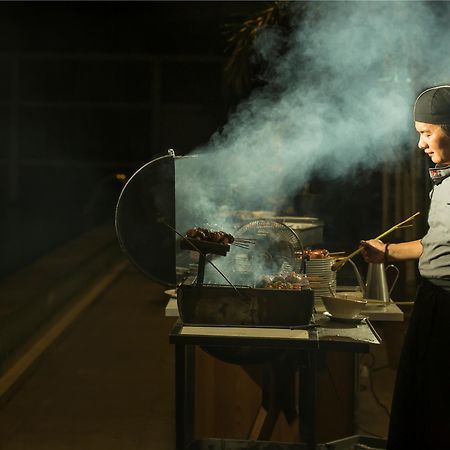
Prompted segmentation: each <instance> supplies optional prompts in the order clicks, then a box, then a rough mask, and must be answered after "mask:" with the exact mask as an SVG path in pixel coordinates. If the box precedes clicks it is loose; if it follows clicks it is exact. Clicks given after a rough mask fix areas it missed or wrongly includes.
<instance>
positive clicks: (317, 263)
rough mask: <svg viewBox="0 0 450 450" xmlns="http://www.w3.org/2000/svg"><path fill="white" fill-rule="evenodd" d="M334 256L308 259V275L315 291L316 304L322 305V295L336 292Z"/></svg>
mask: <svg viewBox="0 0 450 450" xmlns="http://www.w3.org/2000/svg"><path fill="white" fill-rule="evenodd" d="M334 262H335V259H334V258H323V259H310V260H309V261H306V275H307V276H308V278H309V284H310V285H311V288H312V290H313V292H314V304H315V305H316V306H317V305H322V298H321V297H322V295H325V296H326V295H330V288H331V291H332V292H333V293H336V272H335V271H334V270H332V269H331V266H332V265H333V264H334Z"/></svg>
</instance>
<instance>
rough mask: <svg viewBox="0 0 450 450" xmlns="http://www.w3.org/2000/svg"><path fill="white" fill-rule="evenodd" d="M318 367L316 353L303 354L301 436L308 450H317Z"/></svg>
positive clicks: (300, 369) (300, 386)
mask: <svg viewBox="0 0 450 450" xmlns="http://www.w3.org/2000/svg"><path fill="white" fill-rule="evenodd" d="M316 367H317V355H316V353H315V351H308V352H304V353H303V354H302V357H301V359H300V364H299V386H298V411H299V421H298V423H299V434H300V438H301V440H302V441H303V442H305V443H306V446H307V448H308V450H316V448H317V441H316V439H317V438H316Z"/></svg>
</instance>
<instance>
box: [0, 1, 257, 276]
mask: <svg viewBox="0 0 450 450" xmlns="http://www.w3.org/2000/svg"><path fill="white" fill-rule="evenodd" d="M258 8H261V4H260V3H259V2H98V3H97V2H3V3H0V170H1V174H2V176H1V178H0V208H1V225H0V252H1V254H2V258H1V259H0V276H2V275H5V274H7V273H9V272H11V271H13V270H15V269H17V268H18V267H20V266H22V265H25V264H27V263H29V262H30V261H32V260H33V259H34V258H36V257H38V256H39V255H41V254H43V253H45V252H47V251H48V250H50V249H52V248H54V247H55V246H57V245H59V244H61V243H62V242H64V241H66V240H68V239H70V238H71V237H73V236H75V235H78V234H79V233H81V232H82V231H84V230H85V229H88V228H89V227H92V226H93V225H95V224H96V223H99V222H101V221H104V220H108V219H109V220H111V219H112V217H113V209H114V205H115V201H116V198H117V195H118V193H119V192H120V189H121V187H122V183H121V181H120V180H117V179H116V176H115V175H116V174H117V173H124V174H126V175H129V174H131V173H133V172H134V171H135V170H136V169H137V168H138V167H139V166H140V165H142V163H144V162H147V161H149V160H151V159H152V157H154V156H155V155H157V154H160V153H164V152H166V151H167V149H169V148H174V149H175V150H176V152H177V153H180V154H184V153H187V152H188V151H189V150H191V149H193V148H195V147H196V146H198V145H200V144H203V143H205V142H206V141H207V140H208V138H209V137H210V136H211V134H212V133H213V132H214V131H215V130H217V128H218V127H220V126H221V125H222V124H223V123H224V122H225V121H226V117H227V113H228V111H229V109H230V107H231V105H232V104H233V102H235V101H236V98H235V97H234V96H233V95H232V94H231V92H230V91H229V90H228V88H227V86H226V84H225V83H224V79H223V66H224V63H225V60H226V53H225V47H226V39H227V35H226V34H225V26H226V24H230V23H239V21H241V20H243V18H245V17H247V16H248V14H249V13H251V12H252V11H255V10H258Z"/></svg>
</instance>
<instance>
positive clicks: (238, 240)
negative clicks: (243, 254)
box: [234, 238, 256, 244]
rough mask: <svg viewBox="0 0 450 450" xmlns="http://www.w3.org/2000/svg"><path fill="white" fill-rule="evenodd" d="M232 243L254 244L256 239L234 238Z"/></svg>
mask: <svg viewBox="0 0 450 450" xmlns="http://www.w3.org/2000/svg"><path fill="white" fill-rule="evenodd" d="M234 242H242V243H244V244H256V239H243V238H234Z"/></svg>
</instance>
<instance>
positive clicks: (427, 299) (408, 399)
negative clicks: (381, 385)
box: [387, 280, 450, 450]
mask: <svg viewBox="0 0 450 450" xmlns="http://www.w3.org/2000/svg"><path fill="white" fill-rule="evenodd" d="M415 448H418V449H430V450H431V449H438V450H443V449H450V292H447V291H444V290H443V289H441V288H438V287H436V286H435V285H433V284H432V283H430V282H429V281H426V280H423V282H422V284H421V286H420V287H419V290H418V293H417V298H416V301H415V304H414V310H413V312H412V315H411V319H410V324H409V327H408V331H407V333H406V336H405V341H404V344H403V349H402V354H401V357H400V362H399V367H398V371H397V379H396V384H395V389H394V397H393V400H392V409H391V420H390V425H389V436H388V444H387V449H389V450H403V449H405V450H406V449H415Z"/></svg>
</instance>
